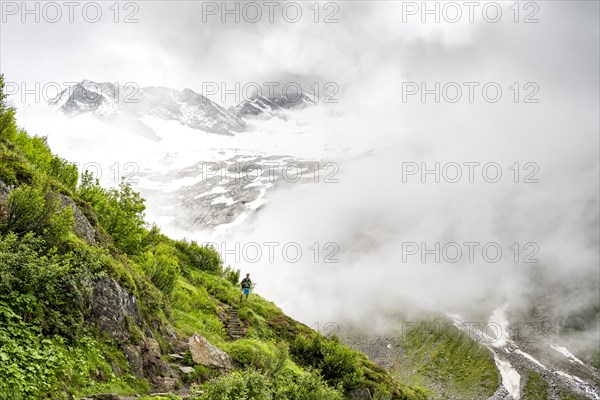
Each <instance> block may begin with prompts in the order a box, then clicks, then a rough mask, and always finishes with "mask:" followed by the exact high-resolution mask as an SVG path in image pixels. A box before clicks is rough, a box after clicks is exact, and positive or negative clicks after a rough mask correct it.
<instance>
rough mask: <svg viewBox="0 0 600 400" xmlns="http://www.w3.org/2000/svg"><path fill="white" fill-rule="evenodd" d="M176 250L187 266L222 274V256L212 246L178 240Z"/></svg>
mask: <svg viewBox="0 0 600 400" xmlns="http://www.w3.org/2000/svg"><path fill="white" fill-rule="evenodd" d="M175 248H176V249H177V250H178V251H179V258H180V259H181V260H182V262H183V263H184V264H185V265H186V266H188V267H190V268H192V269H198V270H201V271H206V272H210V273H213V274H221V273H222V264H223V261H222V260H221V255H220V254H219V252H218V251H216V250H215V249H214V248H212V247H211V246H200V245H199V244H198V243H196V242H195V241H191V242H188V241H187V240H178V241H176V242H175ZM236 284H237V282H236Z"/></svg>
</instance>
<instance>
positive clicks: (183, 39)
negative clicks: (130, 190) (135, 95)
mask: <svg viewBox="0 0 600 400" xmlns="http://www.w3.org/2000/svg"><path fill="white" fill-rule="evenodd" d="M7 3H11V4H12V3H13V2H2V12H3V14H2V18H3V20H2V26H1V27H0V71H1V72H2V73H4V74H5V79H6V80H7V81H8V82H15V83H17V85H18V86H20V85H22V84H25V85H26V87H27V88H32V87H35V82H39V83H40V86H42V87H43V86H44V85H46V84H48V83H50V82H57V83H59V84H63V83H64V82H73V81H80V80H82V79H91V80H95V81H110V82H118V83H120V84H121V85H123V84H125V83H128V82H133V83H135V84H137V85H139V86H140V87H143V86H160V85H164V86H169V87H174V88H177V89H183V88H186V87H189V88H192V89H194V90H196V91H197V92H200V93H201V92H202V89H203V87H205V85H206V84H207V83H210V82H215V83H217V84H218V85H219V86H220V85H221V84H225V85H226V88H233V87H235V84H236V82H238V83H239V84H240V86H242V87H243V86H244V85H246V84H248V83H250V82H258V83H260V84H263V83H265V82H280V83H281V84H284V83H286V82H290V81H293V80H300V81H302V82H303V84H310V83H312V82H318V86H319V87H320V88H321V89H323V87H324V84H325V83H327V82H329V83H334V84H335V86H334V87H336V88H338V89H339V90H338V92H337V93H336V94H335V98H336V99H337V100H338V102H337V103H331V104H322V103H321V104H318V105H317V107H315V108H314V109H310V110H304V111H302V112H301V113H299V115H298V116H297V118H298V119H299V120H300V121H301V122H302V123H303V124H305V126H306V129H307V130H310V131H311V132H312V133H313V134H311V135H306V136H297V138H296V139H292V140H297V141H298V146H301V145H302V146H303V145H305V144H307V143H306V142H311V143H313V142H314V143H316V145H315V146H314V148H317V147H318V148H321V147H322V146H323V145H326V144H331V145H332V146H334V147H336V148H337V149H342V148H344V147H348V148H349V149H351V151H350V154H351V155H356V154H359V153H361V152H365V151H371V150H376V151H374V152H373V153H370V154H369V155H368V156H365V157H362V158H356V157H347V158H344V159H342V160H340V165H342V166H343V168H342V170H341V172H340V173H339V183H336V184H332V185H326V184H322V183H321V184H314V185H288V186H286V187H283V188H281V189H280V190H278V191H277V192H275V193H274V194H273V195H272V197H271V199H270V203H269V206H268V207H265V208H264V209H263V210H261V212H260V213H258V214H257V215H256V216H255V217H254V218H253V219H252V220H251V221H250V223H248V224H247V225H245V226H244V227H243V229H240V230H238V231H237V232H236V233H235V234H234V235H233V236H232V237H231V238H229V240H231V241H237V242H239V243H242V244H243V243H248V242H251V241H252V242H254V241H255V242H265V241H273V240H277V241H279V242H282V243H283V242H298V243H302V244H303V246H304V247H303V248H304V249H305V251H306V249H307V248H308V247H309V246H310V245H311V244H312V243H315V242H318V243H319V246H320V247H322V246H323V245H324V244H326V243H335V244H336V245H337V246H338V248H339V249H338V251H337V253H336V257H337V259H339V262H338V263H333V264H325V263H323V262H314V260H312V259H311V258H310V257H307V258H304V259H303V260H302V261H300V262H298V263H289V262H282V260H277V261H276V262H273V263H265V264H261V265H256V264H251V263H245V264H244V263H241V265H242V266H243V268H244V269H245V270H248V271H251V272H252V274H253V276H255V277H256V280H257V281H258V282H259V283H260V286H259V288H260V290H261V294H264V295H265V296H267V297H268V298H270V299H273V300H274V301H275V302H276V303H277V304H280V305H281V306H282V307H283V308H284V310H285V311H286V312H289V313H290V314H291V315H293V316H295V317H297V318H300V319H301V320H302V321H304V322H305V323H307V324H309V325H310V322H312V321H321V322H326V321H331V320H336V321H338V320H353V321H358V320H360V319H361V318H366V317H370V316H372V315H373V314H374V313H381V314H385V313H394V312H397V311H399V310H401V311H406V309H407V308H410V309H423V310H430V311H435V312H438V313H462V314H467V315H469V314H470V315H477V314H478V313H479V314H485V313H490V312H491V311H492V310H493V309H495V308H497V307H499V306H501V305H503V304H506V303H510V304H512V305H513V306H515V307H516V306H523V307H526V306H527V304H529V303H528V302H530V301H531V296H532V290H531V288H532V286H535V285H534V283H539V284H540V285H542V286H544V287H546V288H549V290H550V289H551V291H553V292H558V293H560V294H559V295H558V297H557V298H556V299H554V300H553V301H554V303H552V304H553V307H555V310H556V314H557V315H566V314H568V313H570V312H572V311H573V310H572V308H577V307H579V308H582V309H583V308H585V307H588V306H590V305H594V304H598V303H599V302H600V300H599V299H598V295H597V293H598V284H599V283H598V280H599V271H598V263H599V258H598V242H599V235H598V221H599V213H598V179H599V172H598V151H599V141H598V137H599V135H598V133H599V131H600V127H599V118H598V109H599V106H600V104H599V99H598V88H599V73H598V71H599V21H598V18H599V3H598V2H593V1H569V2H566V1H538V2H530V3H527V4H529V5H526V4H525V3H515V4H517V5H518V7H516V8H515V6H514V4H513V2H497V3H493V4H491V5H489V3H485V2H481V3H477V4H478V6H477V7H476V8H475V9H474V10H472V19H473V22H471V21H470V20H469V18H470V17H471V15H469V10H470V9H469V8H468V7H467V6H466V5H465V4H464V2H455V3H447V2H446V3H436V2H432V3H429V4H437V7H439V10H440V20H439V22H436V21H435V15H433V14H423V13H422V11H423V10H422V9H420V7H421V2H393V1H379V2H366V1H362V2H361V1H356V2H354V1H353V2H350V1H346V2H329V3H326V2H321V3H316V4H317V6H318V7H315V6H314V4H313V3H312V2H310V3H294V2H288V3H277V4H278V5H277V8H276V9H275V11H274V14H273V18H274V22H272V23H271V22H269V20H268V7H267V6H265V5H264V2H257V3H255V4H258V5H259V8H260V9H261V12H262V13H263V14H262V18H261V19H260V20H259V21H258V22H249V21H248V20H250V19H252V18H254V16H255V14H254V13H252V11H253V10H252V9H247V10H246V11H247V12H248V14H243V12H242V11H240V19H241V22H239V23H236V22H235V20H234V18H235V15H230V14H225V15H224V16H223V15H221V12H222V11H223V10H222V9H219V8H220V7H221V4H222V3H221V2H204V3H201V2H186V1H176V2H165V1H145V2H129V3H127V4H128V5H127V6H126V4H125V3H120V5H119V11H120V12H119V16H118V18H119V22H117V23H115V22H114V17H115V11H114V9H110V8H109V7H110V6H111V4H112V2H110V3H108V2H106V3H105V2H98V4H99V5H100V8H101V9H102V12H103V14H102V18H100V20H99V21H98V22H97V23H90V22H87V21H86V20H85V18H84V17H83V15H82V13H81V12H78V11H77V10H76V11H75V12H74V19H75V22H74V23H69V22H68V20H67V17H66V12H67V10H66V9H65V7H63V10H62V12H63V14H64V15H63V18H62V19H61V21H59V22H58V23H55V24H53V23H49V22H47V21H44V15H42V14H43V13H42V11H40V18H41V20H40V22H39V23H35V22H34V21H33V17H34V16H26V17H27V18H29V19H28V20H27V21H26V22H25V23H23V22H21V18H22V17H23V16H22V15H21V14H20V12H21V11H22V10H15V9H14V7H17V8H18V7H19V5H20V3H14V4H12V6H9V5H7ZM15 4H16V5H15ZM32 4H33V3H32ZM61 4H62V3H61ZM82 4H83V3H82ZM228 4H229V5H230V6H231V7H234V3H228ZM286 4H287V5H286ZM290 4H291V5H290ZM449 4H450V5H449ZM311 5H312V7H313V8H312V9H311V8H309V7H310V6H311ZM454 5H457V6H456V7H458V10H459V12H460V13H461V17H460V18H458V14H456V10H457V8H456V7H455V6H454ZM238 6H239V7H240V10H241V9H242V7H243V6H242V5H238ZM7 7H8V8H7ZM11 7H12V8H11ZM32 7H33V6H32ZM39 7H40V10H41V8H42V6H41V5H40V6H39ZM83 7H84V6H83V5H82V6H81V8H83ZM284 7H287V8H286V10H287V12H289V14H285V16H284V14H282V13H283V11H282V10H283V9H284ZM297 7H300V8H301V9H302V17H300V19H299V21H298V22H295V23H292V22H290V21H291V20H293V19H294V15H295V14H294V13H293V12H294V11H295V10H296V9H297ZM431 7H434V6H431ZM511 7H513V8H511ZM498 8H499V9H500V10H501V14H496V11H497V9H498ZM316 9H318V10H319V14H318V22H315V16H316V15H315V10H316ZM484 9H485V10H486V11H485V13H484V12H483V10H484ZM517 10H518V13H517ZM47 11H48V12H50V11H51V10H47ZM88 11H89V12H90V13H92V11H90V10H89V9H88ZM214 12H216V13H214ZM131 13H133V14H131ZM130 14H131V15H130ZM127 15H130V19H136V20H137V21H138V22H134V23H125V22H124V21H123V20H124V19H125V17H126V16H127ZM91 16H92V17H93V16H94V14H92V15H91ZM45 17H46V19H52V18H53V17H54V14H49V15H46V16H45ZM223 17H225V18H226V21H225V22H222V18H223ZM244 17H245V18H244ZM86 18H88V19H90V18H91V17H90V15H89V14H86ZM423 18H424V19H425V23H423V22H422V19H423ZM244 19H245V20H244ZM325 19H327V20H329V21H330V22H331V23H325V22H324V20H325ZM455 19H458V21H457V22H452V21H454V20H455ZM336 20H337V22H335V21H336ZM496 20H497V21H496ZM526 20H527V21H528V23H525V21H526ZM515 21H516V22H515ZM436 82H439V84H440V90H439V91H438V94H439V96H440V101H439V102H436V101H435V94H432V93H431V90H432V89H433V88H435V87H436V86H435V84H436ZM465 82H467V83H469V84H465ZM422 85H425V86H424V87H423V86H422ZM469 85H471V86H469ZM486 85H487V86H486ZM457 87H458V89H457ZM484 87H486V88H487V89H486V91H485V92H484V91H483V88H484ZM423 88H425V89H429V90H430V92H429V93H430V94H426V95H425V96H424V97H421V95H422V93H423V91H422V89H423ZM471 88H472V90H473V91H472V98H473V100H472V101H470V99H469V93H470V90H471ZM497 88H500V90H501V96H499V97H498V96H497V93H498V92H497ZM457 90H460V91H461V95H462V97H461V98H460V100H458V101H456V102H453V99H456V94H457V93H458V92H457ZM415 91H416V92H415ZM21 94H22V93H21V92H19V93H17V94H16V99H15V100H14V101H15V103H16V105H17V108H19V107H20V108H26V104H25V103H31V96H30V97H29V98H28V99H25V100H26V101H20V100H19V98H18V96H19V95H21ZM221 95H223V93H217V94H216V95H213V97H211V98H212V99H213V100H217V101H219V100H220V99H222V96H221ZM516 96H518V97H516ZM42 97H43V96H42ZM230 97H231V96H230ZM224 100H225V101H224V103H225V104H231V103H232V99H231V98H227V97H226V98H225V99H224ZM496 100H497V101H496ZM44 121H45V120H43V119H40V118H38V119H36V118H34V117H31V118H30V119H29V120H27V121H24V123H25V124H31V126H36V127H43V126H44V125H43V124H44ZM40 129H42V128H40ZM82 129H83V128H82ZM55 130H57V129H54V131H55ZM52 131H53V129H50V128H48V132H52ZM50 139H51V140H50V141H51V143H52V135H50ZM86 140H87V139H85V137H83V138H82V139H81V140H80V141H79V144H78V145H77V146H78V147H76V144H75V143H69V142H67V141H64V140H63V141H58V142H57V143H61V144H60V147H61V148H60V149H59V150H63V151H65V152H69V151H71V152H80V151H83V149H86V146H85V144H86ZM113 140H115V142H114V143H115V145H116V146H115V147H118V145H119V141H118V139H113ZM273 140H277V139H273ZM280 140H282V141H283V140H284V139H280ZM285 140H290V137H289V136H285ZM291 143H294V142H293V141H292V142H291ZM309 144H310V143H308V144H307V146H308V145H309ZM174 145H177V143H176V142H174ZM181 146H182V147H184V146H186V144H183V143H182V144H181ZM308 147H309V148H310V146H308ZM126 148H127V147H126ZM86 151H88V152H89V153H88V154H89V156H88V157H93V156H94V154H93V149H92V150H90V149H89V148H88V149H86ZM132 151H133V150H132ZM97 156H100V155H97ZM320 156H321V155H320V154H319V157H320ZM422 162H426V163H428V164H427V165H428V166H429V167H431V166H432V165H434V164H435V163H436V162H439V163H441V165H448V164H449V163H458V164H459V165H462V166H463V167H464V164H463V163H465V162H478V163H480V164H479V165H484V164H487V163H496V164H497V165H499V166H500V169H501V172H502V179H501V180H500V181H499V182H498V183H490V182H488V181H486V180H485V179H483V178H482V176H481V174H480V172H479V171H478V175H476V176H477V178H475V181H474V182H473V183H469V182H466V181H465V178H463V179H462V180H461V181H460V182H459V183H457V184H452V183H448V182H447V181H444V180H442V181H441V182H439V183H438V182H435V181H431V178H428V179H429V180H427V182H426V183H423V182H421V175H420V174H419V173H418V174H416V175H409V176H407V177H405V178H407V179H406V181H403V179H402V172H403V171H404V172H406V168H408V167H409V166H410V167H414V165H417V166H421V164H420V163H422ZM516 162H518V163H519V164H518V166H516V167H515V166H514V165H515V163H516ZM415 163H416V164H415ZM527 163H529V164H527ZM526 164H527V166H526ZM452 165H454V164H452ZM511 166H512V167H513V169H511ZM515 168H516V170H518V171H519V172H520V174H519V176H518V177H517V178H515V175H514V174H515ZM462 172H463V173H464V174H466V173H467V169H466V167H464V168H463V169H462ZM530 173H533V174H534V175H531V176H534V178H535V179H538V180H539V181H538V182H537V183H535V182H534V183H524V182H523V180H524V179H525V177H526V176H529V175H528V174H530ZM426 178H427V176H426ZM515 179H517V180H518V182H516V183H515V182H514V180H515ZM469 241H477V242H479V243H482V244H485V243H488V242H494V243H500V244H501V245H502V248H503V250H504V254H505V255H507V254H510V255H512V253H511V250H510V249H509V247H510V246H511V244H513V243H515V242H517V243H518V244H519V246H520V250H521V253H520V255H519V261H522V259H523V255H524V254H525V253H527V252H528V251H529V250H531V248H528V249H525V248H524V247H523V246H524V245H525V244H526V243H533V244H534V245H536V246H537V247H538V251H537V255H538V258H539V260H540V261H539V263H536V264H535V265H525V264H523V263H522V262H518V263H515V262H513V261H511V259H510V257H504V258H503V259H502V261H500V262H498V263H490V262H487V261H485V260H482V259H481V258H479V259H478V260H477V261H476V262H464V259H463V260H462V261H461V262H459V263H456V264H454V263H447V262H446V263H445V262H440V263H436V262H431V261H427V262H422V261H420V259H419V257H418V256H411V257H410V258H409V259H407V260H404V259H403V253H402V251H403V249H404V250H406V249H405V248H403V244H404V245H406V244H408V243H422V242H425V243H428V244H429V245H430V246H432V245H433V244H434V243H435V242H441V243H442V244H444V243H450V242H457V243H464V242H469ZM322 250H323V251H325V250H326V249H322ZM463 250H464V247H463ZM555 289H556V290H555ZM558 289H560V290H558Z"/></svg>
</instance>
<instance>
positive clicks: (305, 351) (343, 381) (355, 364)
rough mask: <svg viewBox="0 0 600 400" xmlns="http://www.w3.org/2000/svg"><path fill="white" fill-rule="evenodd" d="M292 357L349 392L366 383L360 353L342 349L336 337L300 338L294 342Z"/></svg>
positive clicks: (316, 335)
mask: <svg viewBox="0 0 600 400" xmlns="http://www.w3.org/2000/svg"><path fill="white" fill-rule="evenodd" d="M290 353H291V355H292V358H293V359H294V360H295V361H297V362H298V363H299V364H300V365H302V366H305V367H311V368H316V369H318V370H319V371H320V372H321V375H322V376H323V379H325V381H326V382H327V383H329V384H330V385H331V386H333V387H338V386H341V387H342V388H343V389H344V391H346V392H348V391H350V390H352V389H355V388H357V387H359V386H360V385H361V384H362V383H363V381H364V379H363V372H362V368H361V364H360V359H359V356H358V353H356V352H355V351H353V350H351V349H349V348H346V347H344V346H343V345H341V344H340V343H339V341H337V340H335V337H334V338H331V339H330V338H327V339H326V338H323V337H322V336H321V335H318V334H315V335H312V336H311V337H307V336H305V335H300V336H298V337H297V338H296V339H295V340H294V341H293V342H292V345H291V347H290Z"/></svg>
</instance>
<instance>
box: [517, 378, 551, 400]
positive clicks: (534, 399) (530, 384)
mask: <svg viewBox="0 0 600 400" xmlns="http://www.w3.org/2000/svg"><path fill="white" fill-rule="evenodd" d="M526 379H527V381H526V382H525V388H524V389H523V400H546V399H548V391H547V390H548V383H547V382H546V380H545V379H544V378H543V377H542V376H541V375H540V374H538V373H537V372H535V371H529V372H528V373H527V378H526Z"/></svg>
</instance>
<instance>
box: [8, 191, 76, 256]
mask: <svg viewBox="0 0 600 400" xmlns="http://www.w3.org/2000/svg"><path fill="white" fill-rule="evenodd" d="M73 222H74V218H73V209H72V208H71V207H65V208H61V201H60V195H58V194H57V193H54V192H51V191H49V190H48V188H47V186H46V185H44V186H41V185H39V184H38V185H33V186H21V187H19V188H17V189H15V190H13V191H11V192H10V194H9V196H8V206H7V210H6V215H5V216H4V221H1V222H0V223H1V225H0V227H1V231H3V232H4V233H7V232H14V233H16V234H18V235H23V234H25V233H28V232H35V233H37V234H39V235H42V236H43V237H44V238H45V239H46V241H47V242H48V243H49V244H51V245H56V244H58V243H60V242H61V241H62V240H63V239H64V238H65V236H66V235H67V234H68V233H69V232H70V231H71V228H72V226H73Z"/></svg>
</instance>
